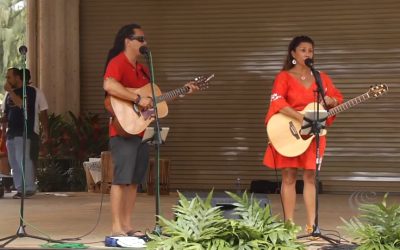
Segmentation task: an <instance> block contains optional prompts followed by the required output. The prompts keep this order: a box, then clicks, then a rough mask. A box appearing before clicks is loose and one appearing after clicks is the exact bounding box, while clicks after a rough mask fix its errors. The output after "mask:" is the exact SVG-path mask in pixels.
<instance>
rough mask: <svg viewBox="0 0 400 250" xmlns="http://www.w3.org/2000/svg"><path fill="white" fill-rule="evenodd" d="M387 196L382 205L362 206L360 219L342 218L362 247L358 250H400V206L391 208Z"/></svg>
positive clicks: (396, 205)
mask: <svg viewBox="0 0 400 250" xmlns="http://www.w3.org/2000/svg"><path fill="white" fill-rule="evenodd" d="M387 196H388V194H385V196H384V197H383V201H382V202H381V203H380V204H362V205H361V206H360V208H359V210H360V212H361V214H360V215H359V218H357V217H354V218H352V219H350V220H349V221H346V220H345V219H343V218H341V219H342V221H343V222H344V224H345V226H344V229H346V230H347V231H348V232H349V234H350V235H351V236H352V237H353V238H354V240H355V241H356V242H357V243H358V244H359V245H360V246H359V247H357V248H356V250H394V249H400V205H399V204H393V205H391V206H389V205H388V204H387V203H386V200H387Z"/></svg>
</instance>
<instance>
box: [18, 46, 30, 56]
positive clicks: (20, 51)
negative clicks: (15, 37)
mask: <svg viewBox="0 0 400 250" xmlns="http://www.w3.org/2000/svg"><path fill="white" fill-rule="evenodd" d="M18 51H19V53H21V55H26V52H28V48H27V47H26V46H25V45H22V46H20V47H19V48H18Z"/></svg>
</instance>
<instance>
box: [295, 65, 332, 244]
mask: <svg viewBox="0 0 400 250" xmlns="http://www.w3.org/2000/svg"><path fill="white" fill-rule="evenodd" d="M305 64H306V65H307V66H308V67H309V68H310V69H311V72H312V74H313V76H314V78H315V82H316V83H317V89H316V90H315V91H314V92H315V103H316V112H315V116H314V117H313V118H315V119H313V120H311V121H310V120H306V121H307V122H309V123H311V124H310V125H311V134H314V135H315V144H316V154H315V219H314V225H313V231H312V232H311V233H310V234H306V235H302V236H298V237H297V238H298V239H301V238H306V237H310V236H312V237H318V238H321V239H323V240H325V241H327V242H329V243H331V244H333V245H337V244H339V243H340V240H337V239H333V238H331V237H328V236H326V235H322V233H321V230H320V228H319V221H318V211H319V202H318V195H319V172H320V169H321V164H322V159H321V157H320V132H321V129H322V128H324V126H323V125H322V124H321V120H320V118H319V107H320V105H319V103H320V102H321V98H322V102H323V103H324V105H325V107H328V106H327V105H326V101H325V98H324V97H325V91H324V89H323V85H322V80H321V76H320V74H319V72H318V71H317V70H315V68H314V66H313V61H312V59H307V60H305ZM307 126H308V125H307Z"/></svg>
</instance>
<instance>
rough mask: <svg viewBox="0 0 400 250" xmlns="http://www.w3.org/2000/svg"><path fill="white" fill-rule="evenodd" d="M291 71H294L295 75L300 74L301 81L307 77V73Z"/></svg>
mask: <svg viewBox="0 0 400 250" xmlns="http://www.w3.org/2000/svg"><path fill="white" fill-rule="evenodd" d="M293 73H295V74H296V75H299V76H300V80H302V81H305V80H306V79H307V75H302V74H301V73H299V72H293ZM310 75H312V72H310Z"/></svg>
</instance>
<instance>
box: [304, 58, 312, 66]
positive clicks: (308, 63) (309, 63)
mask: <svg viewBox="0 0 400 250" xmlns="http://www.w3.org/2000/svg"><path fill="white" fill-rule="evenodd" d="M304 64H305V65H307V66H308V67H313V66H314V60H313V59H311V58H307V59H306V60H304Z"/></svg>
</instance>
